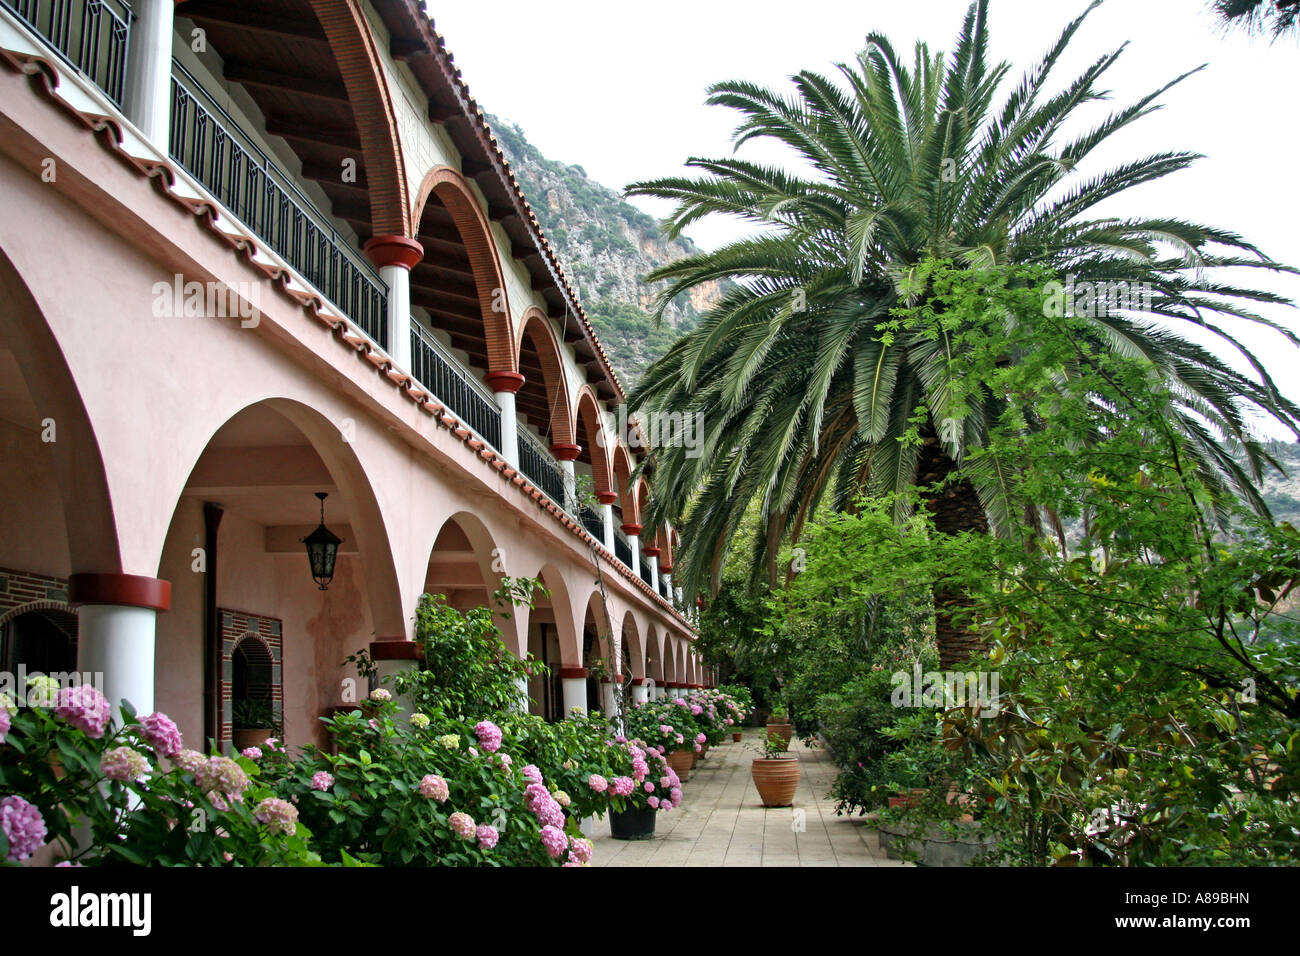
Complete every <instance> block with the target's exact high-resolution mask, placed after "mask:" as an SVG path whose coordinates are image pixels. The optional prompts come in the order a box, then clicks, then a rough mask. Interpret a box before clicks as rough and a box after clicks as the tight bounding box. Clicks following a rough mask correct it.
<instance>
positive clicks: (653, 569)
mask: <svg viewBox="0 0 1300 956" xmlns="http://www.w3.org/2000/svg"><path fill="white" fill-rule="evenodd" d="M646 560H647V561H649V562H650V587H651V588H652V589H654V592H655V594H658V595H661V596H662V595H663V592H662V591H660V590H659V556H658V555H655V554H652V555H650V557H649V558H647V559H646Z"/></svg>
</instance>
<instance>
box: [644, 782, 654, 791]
mask: <svg viewBox="0 0 1300 956" xmlns="http://www.w3.org/2000/svg"><path fill="white" fill-rule="evenodd" d="M642 789H643V790H645V792H646V793H654V792H655V785H654V784H653V783H651V782H650V781H649V780H647V781H646V782H645V786H644V787H642Z"/></svg>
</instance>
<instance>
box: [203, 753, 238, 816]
mask: <svg viewBox="0 0 1300 956" xmlns="http://www.w3.org/2000/svg"><path fill="white" fill-rule="evenodd" d="M194 780H195V782H196V783H197V784H198V785H199V789H200V790H204V791H206V792H208V793H215V794H224V795H225V796H228V797H231V798H233V799H234V800H235V801H236V802H238V801H241V800H242V799H243V796H244V791H245V790H247V789H248V774H246V773H244V768H243V767H241V766H239V764H237V763H235V762H234V761H233V760H231V759H230V758H229V757H209V758H208V761H207V763H205V764H204V765H203V766H201V767H199V768H198V769H197V770H196V771H195V774H194ZM213 802H214V805H215V804H216V803H217V801H213Z"/></svg>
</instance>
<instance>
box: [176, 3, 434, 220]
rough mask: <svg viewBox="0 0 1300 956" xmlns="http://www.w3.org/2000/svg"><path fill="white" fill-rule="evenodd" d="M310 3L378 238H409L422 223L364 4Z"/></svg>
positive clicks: (378, 53)
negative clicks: (339, 89)
mask: <svg viewBox="0 0 1300 956" xmlns="http://www.w3.org/2000/svg"><path fill="white" fill-rule="evenodd" d="M311 5H312V9H313V10H314V11H315V12H316V18H317V19H318V20H319V21H320V24H321V27H322V29H324V31H325V37H326V39H327V40H328V41H329V45H330V50H331V51H332V52H333V54H334V60H335V62H336V63H337V64H338V68H339V73H340V74H342V76H343V85H344V86H345V87H346V89H347V93H348V101H349V102H350V103H351V105H352V114H353V117H354V118H355V120H356V124H357V132H358V133H359V134H360V138H361V153H362V157H363V158H364V160H365V164H366V180H367V182H368V184H369V198H370V218H371V224H372V225H373V227H374V230H375V235H378V236H384V235H400V236H406V237H411V236H412V234H413V233H412V225H413V224H414V223H416V222H418V220H413V219H411V218H410V216H409V214H408V212H407V209H408V206H407V199H408V194H409V191H410V190H409V186H408V184H407V181H406V167H405V163H404V162H403V157H402V144H401V139H400V137H399V135H398V124H397V114H396V110H395V108H394V105H393V99H392V96H391V94H390V93H389V89H388V81H387V79H386V78H385V76H384V70H383V67H382V66H381V65H380V64H381V62H382V60H381V59H380V57H381V54H380V52H379V50H378V48H377V46H376V44H375V38H374V35H373V34H372V32H371V30H370V24H369V21H368V20H367V19H366V14H365V11H364V9H363V6H362V4H361V2H360V0H311ZM183 12H184V11H182V13H183ZM417 208H418V207H417Z"/></svg>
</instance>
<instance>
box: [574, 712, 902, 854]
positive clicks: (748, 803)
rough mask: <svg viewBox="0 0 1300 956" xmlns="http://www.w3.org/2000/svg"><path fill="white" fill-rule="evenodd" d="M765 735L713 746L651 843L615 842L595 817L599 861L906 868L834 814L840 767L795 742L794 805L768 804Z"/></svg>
mask: <svg viewBox="0 0 1300 956" xmlns="http://www.w3.org/2000/svg"><path fill="white" fill-rule="evenodd" d="M758 737H759V732H758V730H756V729H749V730H747V731H746V732H745V738H744V740H743V741H742V742H741V743H732V742H731V741H730V740H728V741H727V742H726V743H724V744H721V745H719V746H717V747H714V748H712V749H711V750H710V751H709V756H708V757H707V758H706V759H705V760H703V761H701V762H698V763H696V765H695V769H694V770H692V771H691V779H690V781H689V782H688V783H687V784H686V785H685V786H684V787H683V790H684V793H683V799H682V804H681V806H680V807H678V808H677V809H676V810H673V811H671V812H669V813H661V814H659V817H658V819H657V821H656V826H655V838H654V839H653V840H615V839H614V838H613V837H611V836H610V835H609V819H608V817H607V818H605V819H604V820H597V821H596V824H595V834H594V840H595V844H596V851H595V853H594V854H593V855H592V860H591V862H592V865H593V866H903V865H904V864H902V863H900V862H899V861H897V860H891V859H889V858H888V857H887V856H885V853H884V851H883V850H881V849H880V843H879V842H878V840H877V838H876V834H875V832H874V831H872V830H870V829H868V828H867V827H866V826H865V825H864V824H863V823H862V818H861V817H851V816H842V817H837V816H836V815H835V801H834V800H830V799H828V798H827V794H828V793H829V792H830V789H831V784H832V783H834V781H835V764H834V763H833V762H832V761H831V759H830V757H829V756H828V755H827V753H826V751H824V750H820V749H818V750H809V749H807V748H805V747H804V746H802V745H801V744H800V743H799V742H798V741H797V740H796V741H793V742H792V744H791V747H790V749H791V750H792V751H793V752H795V753H797V754H798V755H799V764H800V777H799V790H798V791H797V792H796V793H795V799H794V807H792V808H791V807H781V808H774V809H770V810H769V809H766V808H764V807H763V806H762V805H761V804H760V803H759V802H758V791H757V790H755V789H754V783H753V781H752V780H751V779H750V776H749V765H750V762H751V761H752V760H753V758H754V757H755V756H757V750H756V745H757V743H758Z"/></svg>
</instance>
